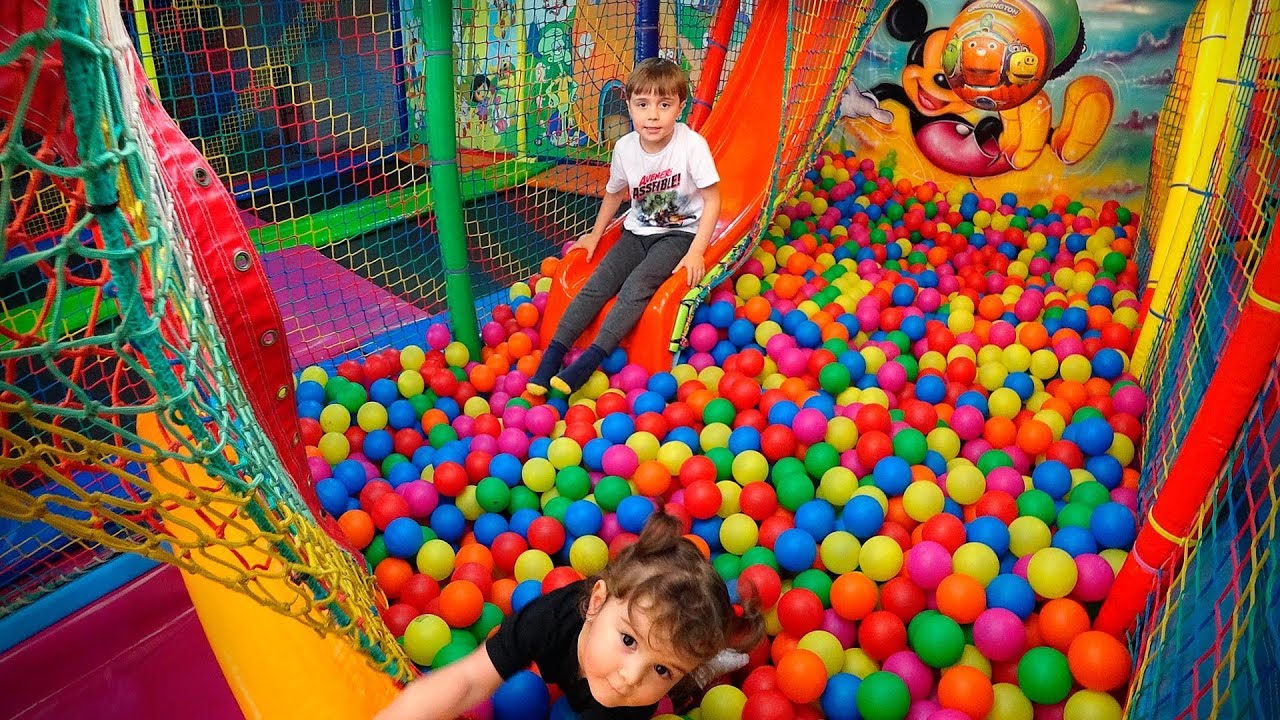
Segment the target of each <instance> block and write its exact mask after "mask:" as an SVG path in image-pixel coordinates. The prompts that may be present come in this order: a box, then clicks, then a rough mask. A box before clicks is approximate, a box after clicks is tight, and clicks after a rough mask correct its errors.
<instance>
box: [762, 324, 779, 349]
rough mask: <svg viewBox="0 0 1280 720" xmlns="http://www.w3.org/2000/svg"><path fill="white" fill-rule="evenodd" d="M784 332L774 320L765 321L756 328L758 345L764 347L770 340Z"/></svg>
mask: <svg viewBox="0 0 1280 720" xmlns="http://www.w3.org/2000/svg"><path fill="white" fill-rule="evenodd" d="M780 332H782V326H781V325H779V324H778V323H776V322H774V321H772V320H765V321H764V322H762V323H760V324H759V325H757V326H756V343H757V344H758V345H761V346H764V345H767V344H768V343H769V338H771V337H773V336H774V335H777V334H778V333H780Z"/></svg>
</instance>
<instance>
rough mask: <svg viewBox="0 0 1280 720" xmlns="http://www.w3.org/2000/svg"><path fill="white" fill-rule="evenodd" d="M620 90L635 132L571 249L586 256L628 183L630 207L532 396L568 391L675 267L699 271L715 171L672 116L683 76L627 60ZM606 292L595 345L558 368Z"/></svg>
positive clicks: (620, 148)
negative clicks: (592, 218) (588, 225)
mask: <svg viewBox="0 0 1280 720" xmlns="http://www.w3.org/2000/svg"><path fill="white" fill-rule="evenodd" d="M626 94H627V109H628V110H629V112H630V114H631V123H632V125H633V126H634V128H635V130H634V131H632V132H631V133H628V134H627V135H624V136H623V137H622V138H620V139H619V140H618V142H617V144H615V145H614V148H613V162H612V165H611V167H610V170H609V182H608V184H607V185H605V197H604V202H603V203H601V205H600V213H599V215H597V216H596V222H595V226H594V227H593V228H592V229H591V232H588V233H587V234H586V235H583V236H582V237H580V238H578V241H577V242H576V243H574V247H575V248H583V249H585V250H586V251H587V259H588V260H590V259H591V257H592V256H594V255H595V252H596V246H597V245H598V244H599V243H600V234H601V233H602V232H604V229H605V227H606V226H607V225H608V224H609V222H610V221H611V220H613V216H614V214H615V213H617V211H618V208H619V207H621V205H622V200H623V199H624V197H625V196H626V191H627V190H628V189H630V194H631V208H630V209H629V210H628V211H627V214H626V219H625V221H624V222H623V231H622V237H621V238H619V239H618V242H617V244H616V245H614V246H613V248H612V249H610V250H609V253H608V254H607V255H605V257H604V260H602V261H601V262H600V266H599V267H597V268H596V270H595V272H594V273H592V274H591V278H590V279H589V280H587V284H586V285H585V286H583V288H582V290H581V291H580V292H579V293H578V295H577V297H575V298H574V299H573V301H572V302H571V303H569V307H568V308H567V309H566V310H565V312H564V316H563V317H561V318H560V325H559V326H558V327H557V328H556V332H555V335H554V338H553V339H552V341H551V344H550V345H549V346H548V347H547V349H546V351H545V352H544V353H543V355H542V361H541V362H540V363H539V365H538V371H537V372H536V373H534V376H533V377H532V378H531V379H530V380H529V384H528V388H527V389H528V391H529V392H530V393H531V394H533V395H545V394H546V393H547V390H548V388H555V389H556V390H559V391H560V392H562V393H565V394H571V393H573V392H574V391H576V390H577V389H578V388H580V387H582V385H583V384H584V383H586V382H587V379H588V378H590V377H591V374H592V373H593V372H595V371H596V368H598V367H600V363H601V362H602V361H603V360H604V359H605V358H606V357H608V355H609V353H611V352H613V350H614V348H616V347H617V346H618V343H619V342H620V341H621V340H622V338H623V337H624V336H625V335H626V334H627V333H629V332H631V329H632V328H633V327H635V325H636V323H637V322H639V320H640V316H641V315H643V314H644V310H645V307H647V306H648V304H649V301H650V300H651V299H652V298H653V295H654V293H656V292H657V291H658V288H659V287H660V286H661V285H662V283H663V281H665V280H666V279H667V278H668V277H670V276H672V275H674V274H676V273H677V272H679V271H680V270H682V269H683V270H684V271H685V273H686V277H687V279H688V281H689V285H690V286H693V285H696V284H697V283H698V282H700V281H701V280H702V276H703V275H704V274H705V268H704V266H703V259H702V256H703V253H705V252H706V250H707V244H708V243H710V241H711V231H712V230H713V229H714V228H715V225H716V220H717V218H718V217H719V215H720V191H719V188H718V183H719V182H720V175H719V174H718V173H717V172H716V166H715V161H713V160H712V159H711V150H710V148H708V147H707V141H706V140H704V139H703V138H702V136H701V135H698V133H696V132H694V131H693V130H690V129H689V127H688V126H687V125H685V124H684V123H680V122H677V120H678V118H679V117H680V112H681V110H682V109H683V108H684V103H685V101H687V100H688V99H689V78H688V77H686V76H685V74H684V71H683V70H681V69H680V66H678V65H676V64H675V63H673V62H671V61H670V60H663V59H659V58H650V59H647V60H643V61H641V62H640V64H638V65H636V68H635V70H634V71H633V72H632V73H631V77H630V78H628V79H627V87H626ZM614 295H617V296H618V302H617V304H615V305H614V307H613V309H612V310H611V311H610V312H609V315H608V316H607V317H606V318H605V320H604V323H603V324H602V326H601V328H600V333H599V334H598V335H597V336H596V339H595V342H594V343H592V344H591V347H589V348H587V350H586V351H585V352H583V353H582V355H580V356H579V357H578V359H577V360H575V361H574V362H573V363H572V364H571V365H569V367H567V368H564V369H563V370H560V366H561V363H562V362H563V361H564V357H565V354H566V353H567V352H568V351H569V348H570V347H572V346H573V343H574V342H575V341H576V340H577V339H578V336H579V335H581V334H582V331H583V330H585V329H586V327H587V326H588V325H590V324H591V321H592V320H594V319H595V317H596V315H597V314H598V313H599V312H600V309H601V308H603V307H604V304H605V302H606V301H608V299H609V298H611V297H613V296H614ZM557 370H559V373H557V372H556V371H557Z"/></svg>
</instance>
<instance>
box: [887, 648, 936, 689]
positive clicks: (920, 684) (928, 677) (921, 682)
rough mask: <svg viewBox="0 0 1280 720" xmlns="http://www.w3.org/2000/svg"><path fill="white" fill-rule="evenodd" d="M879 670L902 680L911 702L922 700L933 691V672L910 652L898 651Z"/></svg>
mask: <svg viewBox="0 0 1280 720" xmlns="http://www.w3.org/2000/svg"><path fill="white" fill-rule="evenodd" d="M881 669H882V670H885V671H886V672H891V673H893V674H894V675H897V676H898V677H900V678H902V681H903V682H905V683H906V684H907V690H909V691H910V692H911V698H912V699H913V700H923V699H925V698H927V697H928V696H929V695H930V693H931V692H932V691H933V671H932V670H930V669H929V666H928V665H925V664H924V663H923V662H921V661H920V658H919V656H917V655H916V654H915V653H913V652H911V651H910V650H899V651H898V652H896V653H894V654H892V655H890V656H889V657H888V658H887V659H885V661H884V664H883V665H882V666H881Z"/></svg>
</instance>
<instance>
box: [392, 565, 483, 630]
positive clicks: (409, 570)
mask: <svg viewBox="0 0 1280 720" xmlns="http://www.w3.org/2000/svg"><path fill="white" fill-rule="evenodd" d="M411 577H413V566H412V565H410V564H409V563H408V561H406V560H401V559H400V558H384V559H383V560H382V562H380V563H378V566H377V567H375V568H374V569H373V579H374V581H376V582H377V583H378V587H380V588H382V592H384V593H386V595H387V597H389V598H393V599H394V598H398V597H400V591H401V590H403V589H404V584H405V583H407V582H409V578H411ZM476 592H480V591H479V590H477V591H476ZM472 622H475V621H474V620H473V621H472Z"/></svg>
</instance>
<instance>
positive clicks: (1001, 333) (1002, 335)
mask: <svg viewBox="0 0 1280 720" xmlns="http://www.w3.org/2000/svg"><path fill="white" fill-rule="evenodd" d="M987 339H988V342H990V343H991V344H992V345H995V346H997V347H1001V348H1006V347H1009V346H1010V345H1012V344H1013V343H1014V341H1016V340H1017V339H1018V333H1017V331H1016V330H1014V329H1013V326H1012V325H1010V324H1009V323H1007V322H1005V321H1003V320H997V321H995V322H993V323H991V330H990V331H989V332H988V334H987Z"/></svg>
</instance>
